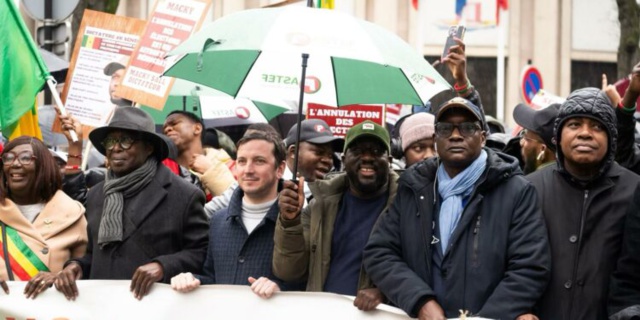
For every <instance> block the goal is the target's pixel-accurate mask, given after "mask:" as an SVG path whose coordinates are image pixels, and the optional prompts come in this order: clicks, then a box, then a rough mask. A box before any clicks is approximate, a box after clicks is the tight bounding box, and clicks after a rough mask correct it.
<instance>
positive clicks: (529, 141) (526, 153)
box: [513, 103, 560, 174]
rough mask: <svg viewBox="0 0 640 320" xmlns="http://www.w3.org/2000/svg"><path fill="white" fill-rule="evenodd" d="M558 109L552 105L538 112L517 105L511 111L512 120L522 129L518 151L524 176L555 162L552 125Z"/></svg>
mask: <svg viewBox="0 0 640 320" xmlns="http://www.w3.org/2000/svg"><path fill="white" fill-rule="evenodd" d="M559 109H560V104H557V103H554V104H551V105H549V106H548V107H546V108H543V109H540V110H534V109H533V108H531V107H529V106H527V105H524V104H518V105H517V106H516V108H515V109H514V110H513V119H514V120H515V121H516V123H517V124H519V125H520V126H521V127H522V128H523V130H522V131H521V132H520V135H521V138H520V148H521V149H520V150H521V153H522V160H523V162H524V168H523V170H524V174H529V173H531V172H534V171H536V170H538V169H541V168H544V167H545V166H547V165H550V164H552V163H554V162H555V160H556V145H555V144H554V143H553V125H554V123H555V121H556V118H557V117H558V110H559Z"/></svg>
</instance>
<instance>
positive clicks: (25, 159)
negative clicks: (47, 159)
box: [2, 151, 36, 167]
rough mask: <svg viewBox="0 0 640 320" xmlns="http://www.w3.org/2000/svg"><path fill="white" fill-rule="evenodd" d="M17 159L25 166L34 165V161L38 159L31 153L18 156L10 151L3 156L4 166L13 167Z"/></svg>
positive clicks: (26, 152)
mask: <svg viewBox="0 0 640 320" xmlns="http://www.w3.org/2000/svg"><path fill="white" fill-rule="evenodd" d="M16 159H18V162H19V163H20V164H22V165H23V166H28V165H30V164H32V163H33V160H35V159H36V157H35V156H34V155H33V153H31V152H30V151H22V152H20V153H18V154H16V153H15V152H12V151H9V152H5V154H3V155H2V164H3V165H4V166H5V167H8V166H11V165H13V163H14V162H15V161H16Z"/></svg>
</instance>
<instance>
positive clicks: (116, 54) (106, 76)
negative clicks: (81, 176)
mask: <svg viewBox="0 0 640 320" xmlns="http://www.w3.org/2000/svg"><path fill="white" fill-rule="evenodd" d="M144 24H145V22H144V21H143V20H139V19H134V18H127V17H121V16H115V15H111V14H108V13H102V12H97V11H91V10H85V12H84V16H83V19H82V22H81V23H80V28H79V31H78V36H77V38H76V46H75V49H74V50H73V55H72V58H71V63H70V65H69V72H68V73H67V79H66V85H65V87H64V90H63V91H62V100H63V101H65V106H66V108H67V111H68V112H69V113H70V114H72V115H73V116H75V117H76V118H77V119H78V120H79V121H80V123H82V124H83V125H85V126H89V127H99V126H103V125H105V124H106V123H107V122H108V121H109V118H110V117H111V114H112V112H113V110H114V108H115V106H116V105H117V104H122V103H125V104H128V105H131V102H126V101H123V100H122V99H120V98H119V97H117V96H115V95H114V94H113V93H114V90H115V87H116V86H117V82H119V80H120V79H119V77H120V76H121V73H122V72H123V71H124V66H126V65H127V62H128V59H129V56H130V55H131V54H132V53H133V50H134V48H135V46H136V44H137V43H138V40H139V37H140V34H141V33H142V31H143V29H144ZM56 125H57V126H58V128H56ZM55 129H57V130H55ZM54 130H55V131H57V132H59V122H58V121H55V122H54ZM84 132H87V133H88V132H89V130H84Z"/></svg>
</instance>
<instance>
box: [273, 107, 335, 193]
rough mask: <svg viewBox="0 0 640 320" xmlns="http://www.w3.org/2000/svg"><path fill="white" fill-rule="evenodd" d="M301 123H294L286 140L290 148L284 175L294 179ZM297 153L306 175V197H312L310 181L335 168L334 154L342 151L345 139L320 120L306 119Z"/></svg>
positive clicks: (302, 124)
mask: <svg viewBox="0 0 640 320" xmlns="http://www.w3.org/2000/svg"><path fill="white" fill-rule="evenodd" d="M297 133H298V125H297V124H294V125H293V127H291V129H290V130H289V133H288V134H287V137H286V138H285V139H284V143H285V147H286V148H287V160H286V161H287V167H286V168H285V171H284V176H283V178H284V179H285V180H291V179H293V178H294V175H293V172H292V171H293V167H294V162H295V154H296V140H297ZM298 145H299V147H298V148H299V149H300V151H299V152H298V172H300V175H301V176H302V177H304V182H305V183H304V197H305V199H310V198H311V190H310V189H309V187H308V183H311V182H314V181H316V180H318V179H323V178H324V176H325V175H326V174H327V173H329V171H331V168H333V153H334V152H335V151H337V150H342V148H343V147H344V140H343V139H342V138H340V137H336V136H334V135H333V133H332V132H331V129H330V128H329V125H328V124H327V123H326V122H325V121H324V120H321V119H307V120H302V122H300V143H299V144H298Z"/></svg>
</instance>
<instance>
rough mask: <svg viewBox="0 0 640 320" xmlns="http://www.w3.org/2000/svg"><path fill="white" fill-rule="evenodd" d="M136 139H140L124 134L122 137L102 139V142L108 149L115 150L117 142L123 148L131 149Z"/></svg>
mask: <svg viewBox="0 0 640 320" xmlns="http://www.w3.org/2000/svg"><path fill="white" fill-rule="evenodd" d="M136 141H138V140H137V139H134V138H131V137H127V136H124V137H120V138H106V139H104V140H103V141H102V143H101V144H102V146H103V147H104V148H105V149H106V150H108V151H111V150H113V147H115V146H116V144H119V145H120V148H122V150H129V149H131V147H132V146H133V144H134V143H135V142H136Z"/></svg>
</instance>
